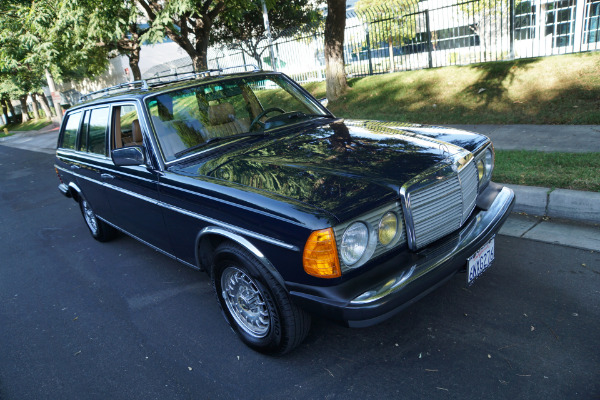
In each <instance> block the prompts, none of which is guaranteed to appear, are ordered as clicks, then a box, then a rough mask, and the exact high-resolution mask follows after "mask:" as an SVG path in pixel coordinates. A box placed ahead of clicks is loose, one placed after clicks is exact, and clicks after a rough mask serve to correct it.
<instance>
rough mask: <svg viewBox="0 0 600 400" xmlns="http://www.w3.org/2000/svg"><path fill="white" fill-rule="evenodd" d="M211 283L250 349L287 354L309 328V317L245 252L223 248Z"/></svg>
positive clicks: (229, 245)
mask: <svg viewBox="0 0 600 400" xmlns="http://www.w3.org/2000/svg"><path fill="white" fill-rule="evenodd" d="M215 260H216V264H215V268H214V270H213V274H212V284H213V288H214V290H215V294H216V296H217V299H218V300H219V304H220V305H221V309H222V310H223V314H224V315H225V319H226V320H227V322H228V323H229V324H230V325H231V327H232V328H233V330H234V331H235V332H236V333H237V335H238V336H239V337H240V339H242V341H243V342H244V343H246V345H248V346H249V347H251V348H253V349H255V350H257V351H260V352H262V353H267V354H284V353H287V352H289V351H290V350H292V349H293V348H295V347H296V346H298V345H299V344H300V343H301V342H302V340H304V338H305V337H306V335H307V334H308V331H309V329H310V316H309V315H308V314H306V313H305V312H304V311H303V310H301V309H300V308H298V307H297V306H296V305H295V304H294V303H292V302H291V300H290V299H289V296H288V294H287V292H286V291H285V290H284V289H283V288H282V287H281V285H280V284H279V282H277V280H276V279H275V278H274V277H273V276H272V275H271V274H270V273H269V272H268V271H267V270H266V268H265V267H264V266H263V265H262V264H261V263H259V262H258V261H257V260H256V259H255V258H254V257H253V256H252V255H251V254H249V253H248V252H247V251H246V250H245V249H243V248H241V247H240V246H238V245H236V244H233V243H224V244H222V245H220V246H219V247H218V248H217V250H216V254H215Z"/></svg>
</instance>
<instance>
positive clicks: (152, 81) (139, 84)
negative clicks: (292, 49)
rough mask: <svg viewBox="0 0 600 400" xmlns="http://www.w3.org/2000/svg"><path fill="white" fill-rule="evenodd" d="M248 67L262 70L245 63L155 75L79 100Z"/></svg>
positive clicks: (84, 96) (254, 70) (145, 88)
mask: <svg viewBox="0 0 600 400" xmlns="http://www.w3.org/2000/svg"><path fill="white" fill-rule="evenodd" d="M248 67H252V71H253V72H257V71H260V69H259V68H258V67H257V66H256V65H254V64H243V65H237V66H235V67H227V68H217V69H207V70H205V71H198V72H193V71H190V72H182V73H179V74H178V73H174V74H167V75H160V76H154V77H152V78H147V79H142V80H139V81H133V82H125V83H120V84H118V85H114V86H110V87H107V88H105V89H101V90H97V91H95V92H91V93H88V94H84V95H82V96H81V97H80V98H79V102H80V103H81V102H84V101H86V100H91V99H92V98H98V97H101V96H97V95H105V96H106V95H109V94H112V93H118V92H119V91H127V90H131V89H141V90H148V89H150V87H152V86H158V85H163V84H166V83H173V82H180V81H187V80H191V79H198V78H204V77H205V76H210V74H211V73H215V72H216V73H218V75H221V73H223V71H227V70H231V69H236V68H244V72H247V71H248ZM169 78H170V79H169ZM164 79H166V80H164ZM93 96H97V97H93Z"/></svg>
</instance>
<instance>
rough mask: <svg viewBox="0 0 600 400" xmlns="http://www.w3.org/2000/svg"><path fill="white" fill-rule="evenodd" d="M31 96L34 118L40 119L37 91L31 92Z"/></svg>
mask: <svg viewBox="0 0 600 400" xmlns="http://www.w3.org/2000/svg"><path fill="white" fill-rule="evenodd" d="M29 95H30V96H31V107H32V108H33V118H34V119H40V110H39V108H38V104H37V101H36V100H35V93H30V94H29Z"/></svg>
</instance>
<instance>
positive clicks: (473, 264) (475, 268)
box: [467, 238, 494, 285]
mask: <svg viewBox="0 0 600 400" xmlns="http://www.w3.org/2000/svg"><path fill="white" fill-rule="evenodd" d="M467 261H468V263H469V270H468V271H467V272H468V274H467V285H471V284H473V281H474V280H475V279H477V277H479V276H480V275H481V274H482V273H483V271H485V270H486V269H488V268H489V267H490V265H492V261H494V238H491V239H490V240H489V242H487V243H486V244H485V245H483V247H482V248H481V249H479V250H478V251H477V253H475V254H473V255H472V256H471V257H470V258H469V259H468V260H467Z"/></svg>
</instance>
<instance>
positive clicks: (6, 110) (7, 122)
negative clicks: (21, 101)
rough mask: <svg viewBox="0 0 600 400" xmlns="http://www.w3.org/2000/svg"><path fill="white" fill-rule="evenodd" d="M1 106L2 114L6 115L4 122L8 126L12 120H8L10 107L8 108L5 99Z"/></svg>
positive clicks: (2, 100)
mask: <svg viewBox="0 0 600 400" xmlns="http://www.w3.org/2000/svg"><path fill="white" fill-rule="evenodd" d="M0 106H2V114H3V115H4V122H5V124H6V125H8V124H9V123H10V120H9V119H8V107H7V106H6V103H5V102H4V99H1V100H0Z"/></svg>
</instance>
